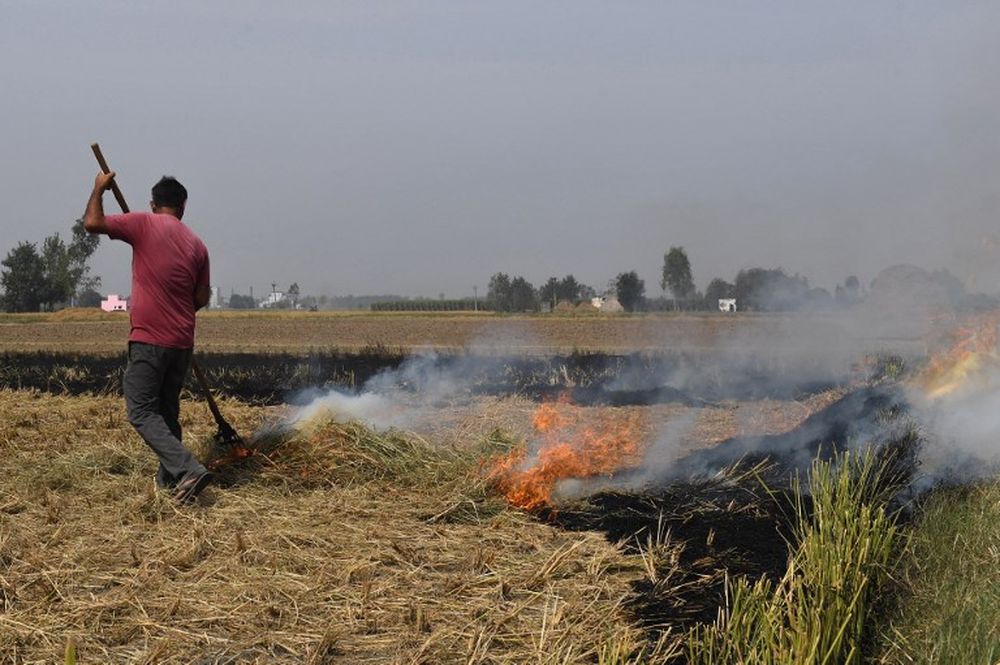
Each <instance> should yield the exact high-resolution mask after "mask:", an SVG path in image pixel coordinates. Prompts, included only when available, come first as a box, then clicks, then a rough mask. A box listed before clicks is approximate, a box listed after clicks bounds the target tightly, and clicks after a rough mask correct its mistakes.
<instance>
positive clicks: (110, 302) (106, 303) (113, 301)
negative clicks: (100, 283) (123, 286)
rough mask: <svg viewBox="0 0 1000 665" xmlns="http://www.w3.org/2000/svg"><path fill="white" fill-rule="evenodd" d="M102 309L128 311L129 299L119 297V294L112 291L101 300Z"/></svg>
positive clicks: (106, 310)
mask: <svg viewBox="0 0 1000 665" xmlns="http://www.w3.org/2000/svg"><path fill="white" fill-rule="evenodd" d="M101 309H103V310H104V311H105V312H127V311H128V300H124V299H122V298H119V297H118V295H117V294H115V293H112V294H111V295H109V296H108V297H107V298H105V299H104V300H102V301H101Z"/></svg>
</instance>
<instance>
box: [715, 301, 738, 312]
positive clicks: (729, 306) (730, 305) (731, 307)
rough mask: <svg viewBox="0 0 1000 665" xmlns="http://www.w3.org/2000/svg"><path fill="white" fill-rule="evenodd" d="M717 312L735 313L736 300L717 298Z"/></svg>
mask: <svg viewBox="0 0 1000 665" xmlns="http://www.w3.org/2000/svg"><path fill="white" fill-rule="evenodd" d="M719 311H720V312H735V311H736V298H719Z"/></svg>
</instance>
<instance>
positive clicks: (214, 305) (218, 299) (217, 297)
mask: <svg viewBox="0 0 1000 665" xmlns="http://www.w3.org/2000/svg"><path fill="white" fill-rule="evenodd" d="M220 307H222V289H220V288H219V287H217V286H213V287H212V298H211V299H210V300H209V301H208V308H209V309H219V308H220Z"/></svg>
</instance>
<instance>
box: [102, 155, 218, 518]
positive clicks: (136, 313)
mask: <svg viewBox="0 0 1000 665" xmlns="http://www.w3.org/2000/svg"><path fill="white" fill-rule="evenodd" d="M114 177H115V174H114V173H108V174H104V173H101V174H98V176H97V179H96V180H95V181H94V190H93V192H92V193H91V195H90V200H89V201H87V212H86V215H85V216H84V218H83V221H84V227H85V228H86V229H87V231H89V232H90V233H104V234H107V235H108V236H109V237H111V238H112V239H114V240H123V241H124V242H127V243H128V244H130V245H132V297H131V299H130V301H129V310H131V314H130V316H129V319H130V322H131V325H132V331H131V333H130V334H129V337H128V339H129V343H128V368H127V369H126V370H125V379H124V381H123V385H122V387H123V391H124V393H125V403H126V405H127V407H128V418H129V422H131V423H132V426H133V427H135V429H136V431H137V432H139V435H140V436H141V437H142V438H143V440H144V441H145V442H146V443H147V444H148V445H149V447H150V448H152V449H153V452H155V453H156V456H157V457H158V458H159V460H160V468H159V470H158V472H157V474H156V482H157V484H158V485H159V486H160V487H164V488H172V489H173V490H174V498H175V499H177V500H178V501H190V500H193V499H194V498H195V497H196V496H198V494H199V493H200V492H201V491H202V490H203V489H204V488H205V486H206V485H208V483H209V482H210V481H211V474H210V473H209V472H208V471H206V469H205V467H204V466H202V464H201V463H200V462H199V461H198V460H197V459H195V457H194V455H192V454H191V451H189V450H188V449H187V448H185V447H184V445H183V443H181V426H180V423H179V422H178V416H179V415H180V392H181V387H182V386H183V385H184V379H185V378H186V376H187V371H188V366H189V365H190V364H191V353H192V349H193V348H194V318H195V317H194V314H195V311H197V310H199V309H201V308H202V307H204V306H205V305H207V304H208V300H209V298H210V297H211V289H210V287H209V281H208V250H207V249H206V248H205V243H203V242H202V241H201V239H200V238H198V236H196V235H195V234H194V232H193V231H191V229H189V228H188V227H187V226H185V225H184V224H183V223H182V222H181V218H182V217H183V216H184V206H185V205H186V204H187V190H186V189H185V188H184V185H182V184H181V183H179V182H177V180H175V179H174V178H171V177H167V176H164V177H163V178H161V179H160V181H159V182H158V183H156V184H155V185H154V186H153V197H152V201H151V202H150V208H151V210H152V212H130V213H126V214H124V215H105V214H104V204H103V201H102V196H103V194H104V191H105V190H107V189H109V188H110V187H111V183H112V181H113V180H114Z"/></svg>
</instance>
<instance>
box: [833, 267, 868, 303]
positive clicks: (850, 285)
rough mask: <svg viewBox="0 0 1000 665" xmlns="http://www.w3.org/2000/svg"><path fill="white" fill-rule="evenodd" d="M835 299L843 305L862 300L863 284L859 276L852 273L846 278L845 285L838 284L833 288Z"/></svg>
mask: <svg viewBox="0 0 1000 665" xmlns="http://www.w3.org/2000/svg"><path fill="white" fill-rule="evenodd" d="M833 299H834V301H835V302H836V303H837V304H838V305H840V306H842V307H846V306H850V305H853V304H855V303H857V302H859V301H860V300H861V284H860V283H859V282H858V278H857V277H855V276H854V275H851V276H850V277H848V278H847V279H845V280H844V285H843V286H841V285H839V284H838V285H837V286H836V287H835V288H834V290H833Z"/></svg>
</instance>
